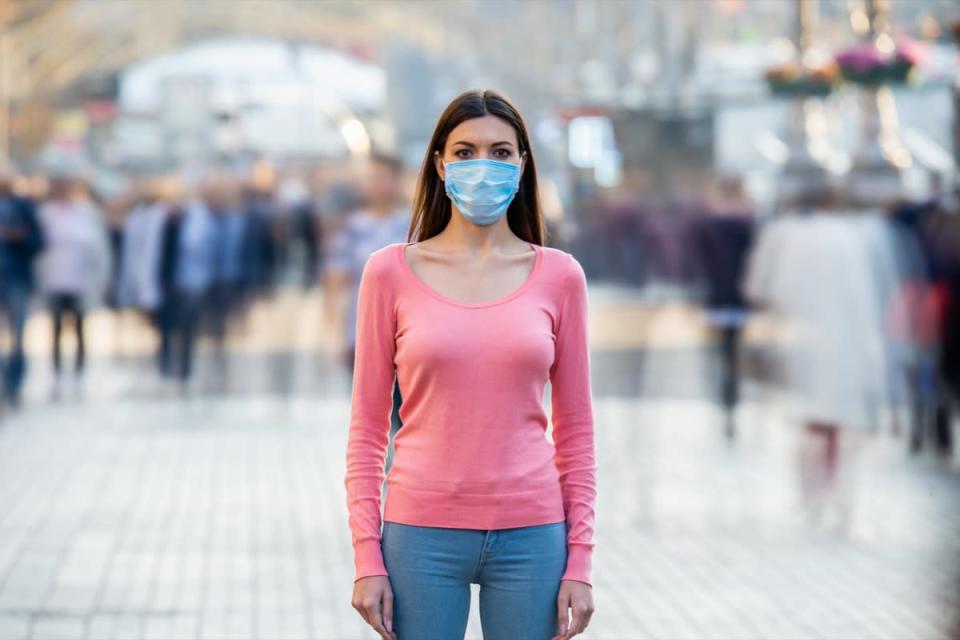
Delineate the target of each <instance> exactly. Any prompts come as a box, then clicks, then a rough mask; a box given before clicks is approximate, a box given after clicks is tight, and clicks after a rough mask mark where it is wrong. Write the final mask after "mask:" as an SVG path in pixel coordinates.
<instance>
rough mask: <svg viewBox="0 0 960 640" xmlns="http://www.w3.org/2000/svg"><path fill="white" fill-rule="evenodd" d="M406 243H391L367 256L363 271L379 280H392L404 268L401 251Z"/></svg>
mask: <svg viewBox="0 0 960 640" xmlns="http://www.w3.org/2000/svg"><path fill="white" fill-rule="evenodd" d="M404 244H405V243H403V242H391V243H390V244H387V245H384V246H382V247H380V248H379V249H375V250H373V251H371V252H370V255H368V256H367V260H366V263H365V264H364V267H363V270H364V271H366V272H368V274H369V275H370V276H375V277H377V278H378V279H381V280H382V279H385V278H391V277H392V276H393V275H394V274H396V273H397V270H398V269H399V268H400V267H401V266H403V265H401V264H400V250H401V247H402V246H403V245H404Z"/></svg>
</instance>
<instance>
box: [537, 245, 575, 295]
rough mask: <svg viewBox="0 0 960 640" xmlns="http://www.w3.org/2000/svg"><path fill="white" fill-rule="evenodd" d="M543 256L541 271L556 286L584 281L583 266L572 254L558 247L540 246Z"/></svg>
mask: <svg viewBox="0 0 960 640" xmlns="http://www.w3.org/2000/svg"><path fill="white" fill-rule="evenodd" d="M540 252H541V253H542V254H543V265H542V269H543V270H544V271H545V272H546V273H547V274H548V275H549V276H550V279H551V280H554V281H555V282H557V283H558V284H561V285H568V284H570V283H571V282H573V281H577V280H580V279H585V277H586V276H585V274H584V271H583V266H582V265H581V264H580V261H579V260H577V259H576V258H575V257H574V256H573V254H572V253H569V252H568V251H564V250H563V249H560V248H558V247H548V246H545V245H541V246H540Z"/></svg>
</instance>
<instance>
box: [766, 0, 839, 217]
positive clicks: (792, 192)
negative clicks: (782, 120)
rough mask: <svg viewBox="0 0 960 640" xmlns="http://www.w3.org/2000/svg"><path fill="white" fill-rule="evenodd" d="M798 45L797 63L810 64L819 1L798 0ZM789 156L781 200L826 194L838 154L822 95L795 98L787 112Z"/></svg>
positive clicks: (780, 185)
mask: <svg viewBox="0 0 960 640" xmlns="http://www.w3.org/2000/svg"><path fill="white" fill-rule="evenodd" d="M794 8H795V11H796V13H795V21H794V34H793V35H794V38H793V39H794V45H795V47H796V56H797V63H798V64H800V65H804V64H806V60H805V58H806V56H807V54H808V52H809V50H810V46H811V44H812V41H813V32H814V30H815V29H816V24H817V8H818V7H817V0H795V2H794ZM786 138H787V146H788V149H789V155H788V156H787V160H786V162H785V164H784V166H783V170H782V172H781V174H780V179H779V182H778V185H777V194H778V199H779V200H780V201H781V202H791V201H793V200H794V199H795V198H797V197H799V196H804V195H809V194H810V193H811V192H812V193H817V194H823V193H826V192H829V191H830V189H831V187H832V179H831V174H830V171H829V170H828V169H827V164H828V163H829V160H830V157H831V156H832V155H834V154H835V151H833V150H832V149H831V148H830V144H829V142H828V138H827V124H826V118H825V116H824V113H823V100H822V98H819V97H813V96H804V97H798V98H795V99H794V100H793V101H792V104H791V105H790V108H789V110H788V112H787V126H786Z"/></svg>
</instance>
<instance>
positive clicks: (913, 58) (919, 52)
mask: <svg viewBox="0 0 960 640" xmlns="http://www.w3.org/2000/svg"><path fill="white" fill-rule="evenodd" d="M894 42H895V43H896V47H897V48H896V56H897V58H898V59H899V60H901V61H903V62H906V63H908V64H910V65H911V66H918V65H921V64H923V62H924V61H925V60H926V59H927V55H928V53H929V51H928V47H927V46H926V45H924V44H923V43H921V42H917V41H916V40H912V39H910V38H896V39H895V40H894Z"/></svg>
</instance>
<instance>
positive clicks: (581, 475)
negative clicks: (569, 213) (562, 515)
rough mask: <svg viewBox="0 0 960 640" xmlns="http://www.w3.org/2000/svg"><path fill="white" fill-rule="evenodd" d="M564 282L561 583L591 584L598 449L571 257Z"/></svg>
mask: <svg viewBox="0 0 960 640" xmlns="http://www.w3.org/2000/svg"><path fill="white" fill-rule="evenodd" d="M569 259H570V265H569V271H568V274H567V277H566V279H565V282H564V286H563V291H564V296H565V298H564V301H563V304H562V305H561V310H560V320H559V326H558V328H557V340H556V345H555V349H556V351H555V356H554V363H553V366H552V368H551V369H550V385H551V391H550V397H551V404H552V413H553V442H554V445H555V447H556V451H557V453H556V466H557V470H558V471H559V473H560V485H561V489H562V492H563V506H564V511H565V512H566V520H567V550H568V553H567V567H566V571H565V572H564V574H563V577H562V579H563V580H579V581H580V582H586V583H587V584H591V583H590V571H591V565H592V558H593V549H594V546H595V544H594V542H593V530H594V519H595V514H594V503H595V500H596V475H597V472H596V450H595V444H594V429H593V402H592V396H591V389H590V358H589V346H588V344H587V279H586V275H585V274H584V271H583V267H582V266H580V263H579V262H577V260H576V259H575V258H573V256H570V258H569Z"/></svg>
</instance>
